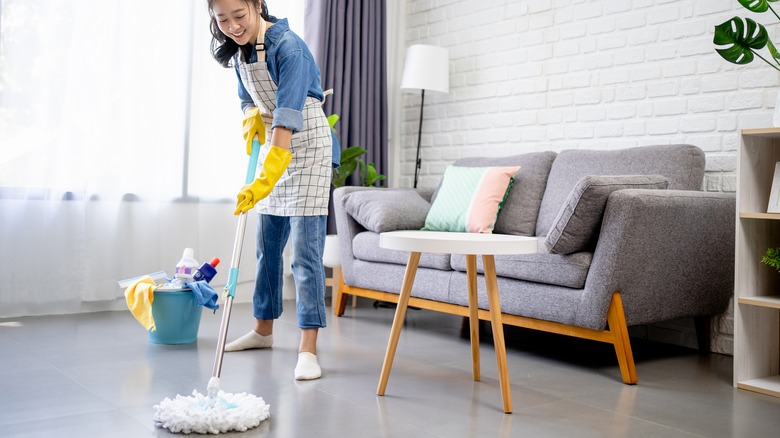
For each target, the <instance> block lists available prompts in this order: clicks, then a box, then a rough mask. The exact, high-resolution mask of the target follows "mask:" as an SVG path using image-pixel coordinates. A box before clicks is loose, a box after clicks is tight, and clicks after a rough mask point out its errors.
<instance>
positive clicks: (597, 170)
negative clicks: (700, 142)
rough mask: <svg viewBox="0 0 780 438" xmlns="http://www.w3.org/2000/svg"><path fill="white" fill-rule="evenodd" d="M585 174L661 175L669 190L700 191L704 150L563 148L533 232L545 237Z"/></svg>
mask: <svg viewBox="0 0 780 438" xmlns="http://www.w3.org/2000/svg"><path fill="white" fill-rule="evenodd" d="M587 175H662V176H664V177H666V179H667V180H669V190H701V187H702V182H703V181H704V152H702V150H701V149H699V148H697V147H696V146H691V145H664V146H642V147H637V148H630V149H619V150H611V151H606V150H566V151H562V152H561V153H559V154H558V156H557V157H556V158H555V161H554V162H553V164H552V168H551V169H550V177H549V178H548V179H547V188H546V189H545V191H544V197H543V198H542V202H541V205H540V207H539V215H538V217H537V220H536V235H538V236H544V235H545V234H546V233H547V231H549V230H550V227H551V226H552V224H553V220H555V216H557V214H558V211H559V210H560V208H561V206H562V205H563V203H564V201H565V200H566V197H567V196H568V195H569V193H570V192H571V190H572V188H574V186H575V185H576V184H577V182H578V181H579V180H580V178H582V177H583V176H587Z"/></svg>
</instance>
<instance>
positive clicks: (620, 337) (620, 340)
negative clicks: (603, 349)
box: [607, 292, 637, 385]
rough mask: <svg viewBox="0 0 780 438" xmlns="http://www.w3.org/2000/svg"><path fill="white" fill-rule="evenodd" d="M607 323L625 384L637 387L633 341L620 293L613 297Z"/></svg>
mask: <svg viewBox="0 0 780 438" xmlns="http://www.w3.org/2000/svg"><path fill="white" fill-rule="evenodd" d="M607 323H608V324H609V331H610V332H611V333H612V336H613V345H614V346H615V353H617V359H618V364H619V365H620V374H621V375H622V377H623V382H624V383H626V384H628V385H635V384H636V383H637V376H636V365H635V364H634V354H633V353H632V352H631V340H630V339H629V338H628V326H627V325H626V314H625V313H624V312H623V299H622V298H621V297H620V292H615V293H614V294H613V295H612V301H611V302H610V303H609V311H608V313H607Z"/></svg>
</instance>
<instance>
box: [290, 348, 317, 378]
mask: <svg viewBox="0 0 780 438" xmlns="http://www.w3.org/2000/svg"><path fill="white" fill-rule="evenodd" d="M321 375H322V369H320V364H319V362H317V356H316V355H314V354H311V353H308V352H303V353H298V365H295V380H314V379H319V378H320V376H321Z"/></svg>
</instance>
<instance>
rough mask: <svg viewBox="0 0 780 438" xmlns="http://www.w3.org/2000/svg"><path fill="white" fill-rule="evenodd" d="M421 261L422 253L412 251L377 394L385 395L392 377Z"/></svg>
mask: <svg viewBox="0 0 780 438" xmlns="http://www.w3.org/2000/svg"><path fill="white" fill-rule="evenodd" d="M419 263H420V253H419V252H413V253H410V254H409V261H408V262H407V263H406V272H405V273H404V282H403V286H401V294H400V295H399V297H398V306H397V307H396V309H395V317H394V318H393V328H392V329H391V330H390V340H388V341H387V351H386V352H385V361H384V363H383V364H382V374H381V375H380V376H379V386H378V387H377V389H376V393H377V395H385V389H386V388H387V379H388V378H390V368H392V367H393V359H394V358H395V349H396V347H397V346H398V337H399V336H400V335H401V327H402V326H403V325H404V318H405V317H406V307H407V306H408V305H409V297H410V296H411V295H412V285H413V284H414V276H415V275H416V274H417V265H418V264H419Z"/></svg>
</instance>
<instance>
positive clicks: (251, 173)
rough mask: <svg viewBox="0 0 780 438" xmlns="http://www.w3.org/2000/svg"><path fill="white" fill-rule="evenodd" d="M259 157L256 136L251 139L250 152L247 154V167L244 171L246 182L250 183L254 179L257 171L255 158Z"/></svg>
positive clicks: (258, 143)
mask: <svg viewBox="0 0 780 438" xmlns="http://www.w3.org/2000/svg"><path fill="white" fill-rule="evenodd" d="M259 157H260V142H259V141H258V140H257V136H255V138H254V139H252V154H251V155H250V156H249V168H248V169H247V171H246V183H247V184H252V181H254V180H255V173H257V159H258V158H259Z"/></svg>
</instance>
